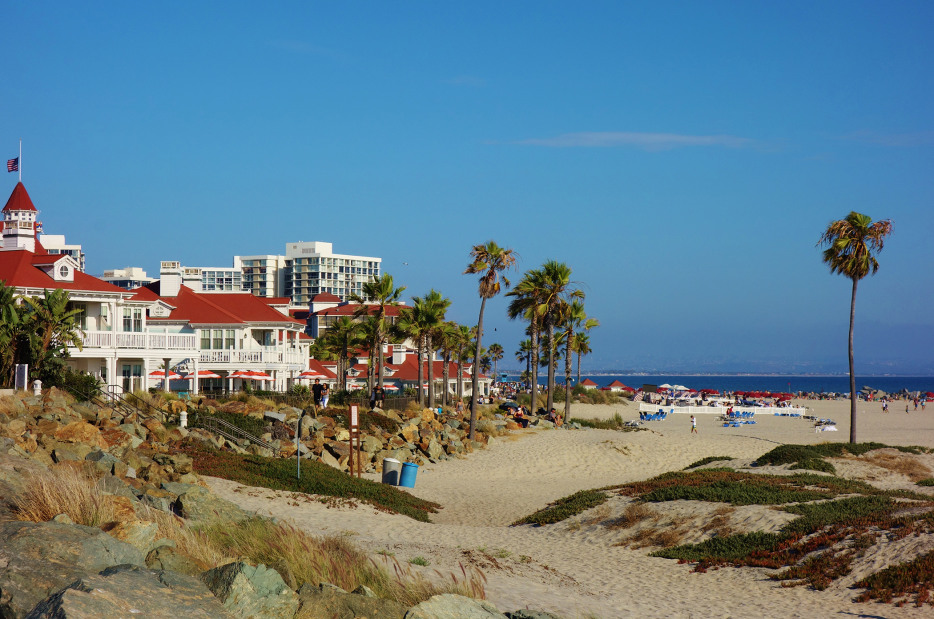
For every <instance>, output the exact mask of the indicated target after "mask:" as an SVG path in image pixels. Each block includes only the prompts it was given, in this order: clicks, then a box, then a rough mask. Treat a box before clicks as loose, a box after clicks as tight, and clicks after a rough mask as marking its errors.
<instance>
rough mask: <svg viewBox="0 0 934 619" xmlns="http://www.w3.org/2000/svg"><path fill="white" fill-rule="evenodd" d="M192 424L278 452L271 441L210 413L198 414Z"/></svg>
mask: <svg viewBox="0 0 934 619" xmlns="http://www.w3.org/2000/svg"><path fill="white" fill-rule="evenodd" d="M192 425H194V426H195V427H198V428H204V429H205V430H210V431H211V432H214V433H215V434H220V435H221V436H223V437H224V438H229V439H230V440H232V441H240V440H246V441H250V442H251V443H254V444H256V445H259V446H260V447H263V448H265V449H268V450H270V451H272V452H273V453H278V451H279V450H278V449H276V448H275V447H274V446H273V445H271V444H270V443H267V442H266V441H264V440H263V439H261V438H259V437H258V436H254V435H253V434H250V433H249V432H247V431H246V430H244V429H243V428H240V427H237V426H235V425H234V424H232V423H230V422H229V421H224V420H223V419H218V418H217V417H211V416H209V415H200V414H199V415H197V417H196V418H195V420H194V421H193V423H192Z"/></svg>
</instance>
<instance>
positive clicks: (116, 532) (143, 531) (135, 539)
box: [106, 519, 159, 557]
mask: <svg viewBox="0 0 934 619" xmlns="http://www.w3.org/2000/svg"><path fill="white" fill-rule="evenodd" d="M106 532H107V533H108V534H110V536H111V537H113V538H115V539H118V540H120V541H121V542H126V543H127V544H129V545H130V546H133V547H134V548H136V549H137V550H139V551H140V553H141V554H142V555H143V556H144V557H145V556H146V555H148V554H149V552H150V551H151V550H152V549H153V548H155V547H156V540H158V539H159V525H157V524H156V523H155V522H150V521H148V520H137V519H133V520H126V521H124V522H117V523H116V524H114V525H112V526H110V527H109V528H108V529H107V531H106Z"/></svg>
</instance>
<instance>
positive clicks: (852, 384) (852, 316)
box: [849, 277, 859, 443]
mask: <svg viewBox="0 0 934 619" xmlns="http://www.w3.org/2000/svg"><path fill="white" fill-rule="evenodd" d="M858 281H859V280H857V279H856V278H855V277H854V278H853V295H852V296H851V297H850V341H849V357H850V443H856V374H855V373H854V370H853V324H854V322H855V321H856V284H857V282H858Z"/></svg>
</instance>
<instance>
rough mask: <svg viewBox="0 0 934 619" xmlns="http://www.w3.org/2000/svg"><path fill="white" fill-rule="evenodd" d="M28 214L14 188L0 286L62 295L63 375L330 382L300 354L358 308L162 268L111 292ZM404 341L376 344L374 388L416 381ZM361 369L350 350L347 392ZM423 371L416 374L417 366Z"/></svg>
mask: <svg viewBox="0 0 934 619" xmlns="http://www.w3.org/2000/svg"><path fill="white" fill-rule="evenodd" d="M37 215H38V211H37V209H36V207H35V206H34V205H33V203H32V200H31V199H30V197H29V194H28V193H27V192H26V187H25V186H24V185H23V183H22V182H19V183H17V185H16V187H15V188H14V189H13V193H12V194H11V195H10V198H9V200H7V203H6V206H4V208H3V220H2V222H0V227H2V235H3V244H2V248H0V281H3V282H5V283H6V285H7V286H8V287H11V288H13V289H14V291H15V293H16V295H17V296H19V297H23V296H42V295H43V294H45V291H46V290H53V289H63V290H66V291H67V292H68V294H69V300H70V307H71V308H72V309H78V310H80V314H79V315H78V318H79V327H80V329H81V331H82V333H83V348H82V349H80V350H79V349H77V348H71V349H69V354H70V359H69V360H68V363H69V365H71V367H73V368H74V369H76V370H79V371H83V372H87V373H89V374H93V375H96V376H98V377H100V380H101V381H102V383H103V384H104V385H106V386H108V387H110V388H112V389H116V390H119V391H133V390H137V389H146V388H148V387H158V388H164V385H165V379H164V372H165V370H166V369H169V371H170V372H171V371H175V372H178V377H177V378H176V377H175V375H174V374H170V377H169V378H170V379H171V380H170V381H169V385H170V387H171V389H172V390H174V391H186V392H189V393H191V394H197V393H199V392H201V391H202V390H210V391H234V390H238V389H240V388H242V386H243V385H245V384H251V385H255V386H257V387H259V388H262V389H265V390H270V391H285V390H287V389H289V388H290V387H291V386H292V385H294V384H308V383H309V382H310V381H309V378H310V377H320V379H321V381H322V382H327V383H330V384H332V385H335V384H336V382H337V376H336V374H335V369H336V367H335V364H334V363H322V362H321V361H317V360H314V359H310V358H309V348H310V345H311V343H312V342H313V338H314V337H317V336H318V335H319V334H320V333H322V332H323V331H324V330H325V329H326V328H327V326H328V325H329V324H331V323H332V322H333V321H334V320H336V319H337V318H339V317H341V316H353V315H354V311H355V310H356V309H357V308H358V307H359V306H357V305H353V304H351V303H348V302H347V301H345V300H342V299H341V298H340V297H339V296H337V295H335V294H332V293H330V292H319V293H317V294H315V295H314V296H310V301H309V302H308V305H307V306H305V307H301V306H294V305H293V304H292V300H293V298H294V297H292V298H290V297H271V296H256V295H254V294H251V292H249V289H247V290H242V289H241V290H223V291H215V290H205V289H204V288H205V286H202V284H201V275H200V269H190V268H184V267H182V266H181V265H180V264H179V263H178V262H173V261H164V262H162V263H161V268H160V278H159V279H158V280H152V281H149V282H148V283H146V284H145V285H142V286H139V287H136V288H133V289H126V288H121V287H118V286H115V285H114V284H111V283H109V282H107V281H104V280H103V279H99V278H97V277H93V276H91V275H88V274H86V273H84V272H83V270H82V269H83V264H82V262H83V259H82V260H80V261H79V260H78V259H76V257H75V256H74V255H72V254H71V253H68V252H63V253H53V251H54V250H47V249H46V248H45V247H43V245H42V243H41V237H40V235H39V233H40V232H41V229H40V228H41V225H40V224H39V221H38V220H37ZM309 245H312V246H313V245H315V244H309ZM318 245H324V246H327V247H328V248H329V245H330V244H327V243H325V244H321V243H318ZM363 277H372V275H364V276H363ZM399 309H400V308H399V307H391V308H389V311H388V312H387V313H388V315H389V317H390V319H395V318H396V317H398V315H399ZM408 344H409V343H408V342H406V343H403V344H387V345H386V346H385V347H384V349H383V351H382V354H383V355H384V362H385V363H384V376H383V380H384V383H385V384H386V385H387V386H388V387H389V389H390V390H392V389H401V388H404V387H414V386H415V385H417V383H418V361H417V356H416V355H415V353H414V351H413V349H412V347H411V346H409V345H408ZM367 361H368V359H367V354H366V352H365V351H357V352H356V356H355V358H354V359H352V361H351V367H350V370H349V372H348V380H349V384H350V385H353V386H362V387H365V380H366V376H367ZM431 363H432V364H433V367H432V370H433V374H434V378H435V382H436V393H440V392H441V390H442V385H441V382H442V373H443V362H442V361H437V360H435V359H434V357H433V358H432V361H431ZM423 372H424V373H423V378H424V377H427V376H428V372H427V369H426V368H423ZM470 375H471V368H470V366H469V365H467V364H465V365H464V366H463V373H462V374H461V375H460V376H458V368H457V365H456V364H453V363H452V364H451V365H450V367H449V376H450V379H449V384H448V389H449V390H450V391H451V392H452V393H456V392H457V381H458V380H461V381H462V385H463V393H465V394H469V393H470V382H471V381H470ZM425 380H427V378H426V379H425ZM480 385H481V387H480V391H481V394H482V395H487V394H489V391H490V378H489V377H487V376H482V375H481V380H480ZM424 387H427V385H424V384H423V388H424Z"/></svg>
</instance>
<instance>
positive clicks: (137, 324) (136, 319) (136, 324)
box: [133, 307, 143, 333]
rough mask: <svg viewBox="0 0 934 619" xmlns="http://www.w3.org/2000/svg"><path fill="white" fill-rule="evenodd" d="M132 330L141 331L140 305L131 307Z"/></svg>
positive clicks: (141, 311)
mask: <svg viewBox="0 0 934 619" xmlns="http://www.w3.org/2000/svg"><path fill="white" fill-rule="evenodd" d="M133 331H134V332H135V333H142V331H143V308H141V307H134V308H133Z"/></svg>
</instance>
